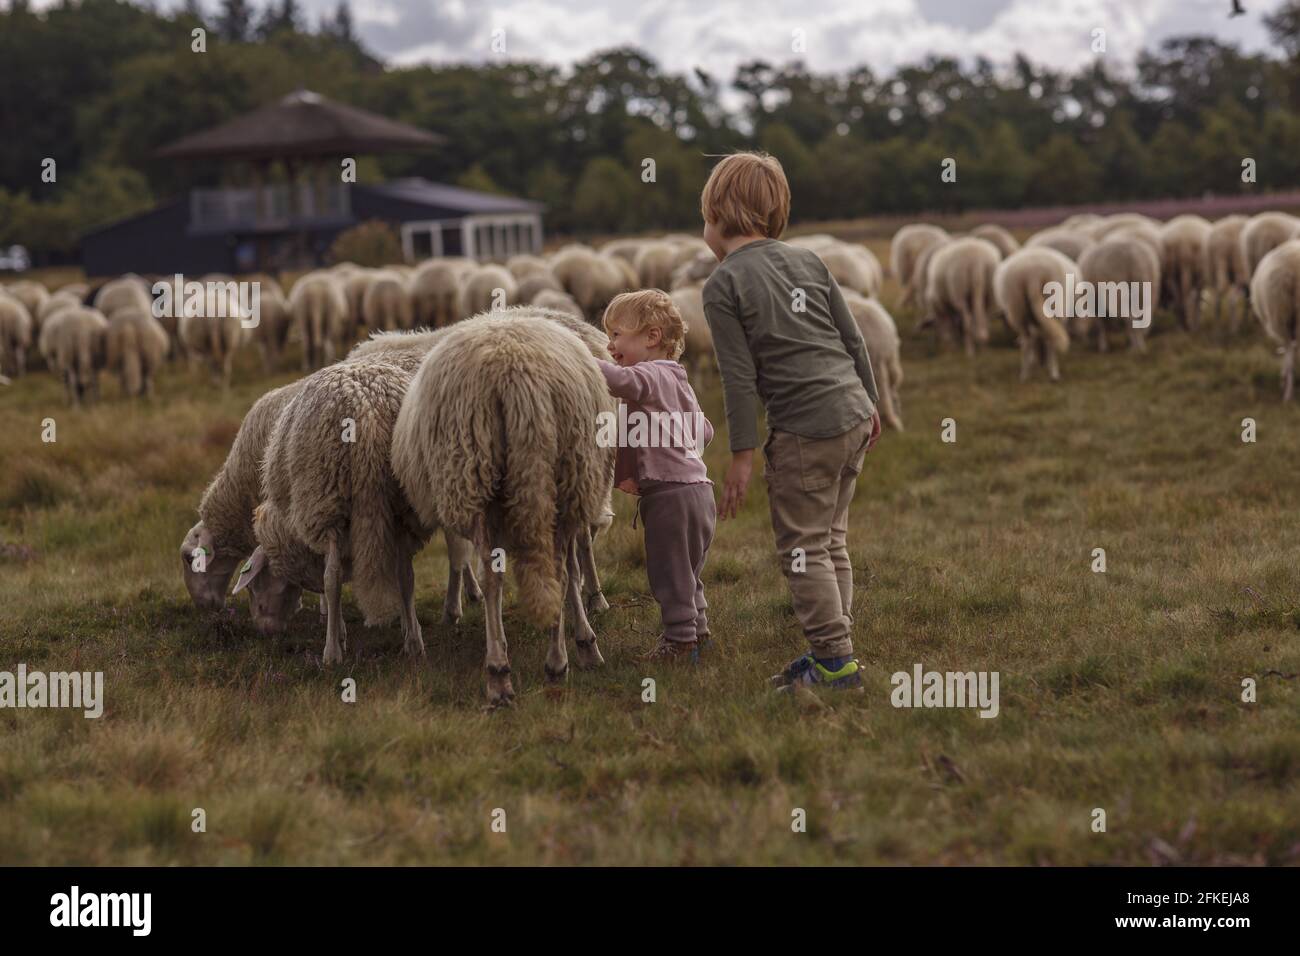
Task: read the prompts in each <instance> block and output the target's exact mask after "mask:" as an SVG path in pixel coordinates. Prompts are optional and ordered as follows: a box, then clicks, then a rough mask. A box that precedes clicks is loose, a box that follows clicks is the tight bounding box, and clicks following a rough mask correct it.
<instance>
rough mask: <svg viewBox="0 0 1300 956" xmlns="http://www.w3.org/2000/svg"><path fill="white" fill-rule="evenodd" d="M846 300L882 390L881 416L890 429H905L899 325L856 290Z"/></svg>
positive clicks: (846, 295) (873, 301)
mask: <svg viewBox="0 0 1300 956" xmlns="http://www.w3.org/2000/svg"><path fill="white" fill-rule="evenodd" d="M844 302H845V304H846V305H848V307H849V311H850V312H852V313H853V321H854V322H855V323H856V324H857V326H858V331H859V332H861V333H862V341H863V344H865V345H866V347H867V357H868V358H869V359H870V360H871V372H872V374H873V375H874V376H875V379H876V386H877V389H876V390H877V391H878V392H879V393H880V418H881V420H882V421H883V422H884V423H885V424H886V425H888V426H889V427H890V428H893V429H895V430H896V431H900V432H901V431H902V430H903V400H902V397H901V395H900V394H899V389H900V387H901V386H902V384H903V362H902V340H901V339H900V338H899V336H898V326H897V325H896V324H895V323H894V318H893V316H891V315H890V314H889V313H888V312H887V311H886V310H885V307H884V306H883V305H881V304H880V302H878V301H877V300H876V299H868V298H866V297H864V296H860V295H858V294H857V293H855V292H846V293H844Z"/></svg>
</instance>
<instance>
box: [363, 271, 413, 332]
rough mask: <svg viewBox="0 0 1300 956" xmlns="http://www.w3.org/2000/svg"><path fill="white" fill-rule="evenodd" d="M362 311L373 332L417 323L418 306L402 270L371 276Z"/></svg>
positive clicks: (388, 330)
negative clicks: (412, 299) (415, 305)
mask: <svg viewBox="0 0 1300 956" xmlns="http://www.w3.org/2000/svg"><path fill="white" fill-rule="evenodd" d="M361 314H362V317H363V319H364V321H365V325H366V328H368V329H370V330H371V331H380V330H383V331H385V332H392V331H395V330H397V329H409V328H411V327H412V326H413V325H414V324H415V307H414V305H413V304H412V302H411V294H410V291H409V290H408V288H407V282H406V279H405V278H404V277H403V276H402V275H401V274H400V273H397V272H388V271H381V272H378V273H376V274H375V275H373V276H371V277H369V285H368V286H367V287H366V292H365V296H364V298H363V300H362V305H361Z"/></svg>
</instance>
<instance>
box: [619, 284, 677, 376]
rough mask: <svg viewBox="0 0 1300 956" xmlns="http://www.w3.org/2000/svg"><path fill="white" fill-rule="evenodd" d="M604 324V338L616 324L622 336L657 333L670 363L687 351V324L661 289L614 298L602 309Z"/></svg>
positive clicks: (645, 290)
mask: <svg viewBox="0 0 1300 956" xmlns="http://www.w3.org/2000/svg"><path fill="white" fill-rule="evenodd" d="M603 321H604V325H605V332H606V333H607V334H608V333H609V331H610V328H611V326H613V325H614V324H615V323H618V326H619V329H620V330H621V331H623V332H644V331H645V330H646V329H659V331H660V333H661V334H662V335H663V343H664V347H665V348H666V349H667V350H668V357H669V358H670V359H678V358H681V356H682V350H683V349H684V348H685V347H686V322H685V320H684V319H683V318H682V314H681V312H679V311H677V306H676V305H675V304H674V303H673V300H672V297H671V296H669V295H668V293H667V292H663V291H662V290H660V289H642V290H641V291H640V292H624V293H623V294H622V295H616V296H614V298H613V299H611V300H610V303H609V305H608V306H607V307H606V309H605V318H604V320H603Z"/></svg>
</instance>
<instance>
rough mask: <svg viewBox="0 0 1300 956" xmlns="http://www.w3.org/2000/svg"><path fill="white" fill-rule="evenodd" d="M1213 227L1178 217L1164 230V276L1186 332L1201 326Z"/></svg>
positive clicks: (1162, 235) (1195, 219) (1162, 269)
mask: <svg viewBox="0 0 1300 956" xmlns="http://www.w3.org/2000/svg"><path fill="white" fill-rule="evenodd" d="M1209 233H1210V224H1209V222H1207V221H1206V220H1205V219H1202V218H1201V217H1200V216H1175V217H1174V218H1173V219H1170V220H1169V221H1168V222H1167V223H1165V225H1164V227H1163V228H1162V229H1161V230H1160V244H1161V252H1162V255H1161V274H1162V275H1163V277H1164V283H1165V288H1166V290H1167V292H1168V293H1169V296H1170V304H1171V305H1172V306H1173V307H1174V308H1175V309H1176V310H1177V311H1178V316H1179V319H1180V321H1181V322H1182V325H1183V328H1185V329H1187V330H1189V331H1191V330H1193V329H1195V328H1196V327H1197V326H1198V325H1200V322H1201V295H1200V293H1201V286H1202V285H1203V284H1204V276H1205V266H1204V262H1205V243H1206V241H1207V239H1208V236H1209Z"/></svg>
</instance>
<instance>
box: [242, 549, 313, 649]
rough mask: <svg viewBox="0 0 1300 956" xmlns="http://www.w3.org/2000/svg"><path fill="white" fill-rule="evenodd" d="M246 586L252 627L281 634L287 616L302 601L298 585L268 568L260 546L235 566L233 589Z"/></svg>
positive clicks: (259, 630) (268, 564) (288, 616)
mask: <svg viewBox="0 0 1300 956" xmlns="http://www.w3.org/2000/svg"><path fill="white" fill-rule="evenodd" d="M245 588H248V611H249V614H250V615H252V618H253V626H254V627H256V628H257V632H258V633H259V634H263V635H267V636H270V635H273V634H283V633H284V630H285V628H286V627H287V626H288V623H289V618H290V617H292V616H293V613H294V612H295V611H296V610H298V607H299V605H300V604H301V603H302V588H300V587H298V586H297V585H294V584H290V583H289V582H288V581H287V580H285V579H284V578H282V577H280V576H279V575H277V574H276V573H275V572H274V571H272V570H271V566H270V562H268V561H267V558H266V552H265V551H263V550H262V547H261V545H259V546H258V547H257V549H256V550H255V551H254V552H253V554H252V557H250V558H249V559H248V560H247V561H246V562H244V566H243V567H242V568H240V569H239V580H238V581H236V582H235V590H234V591H233V592H232V593H234V594H238V593H239V592H240V591H242V590H244V589H245Z"/></svg>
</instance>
